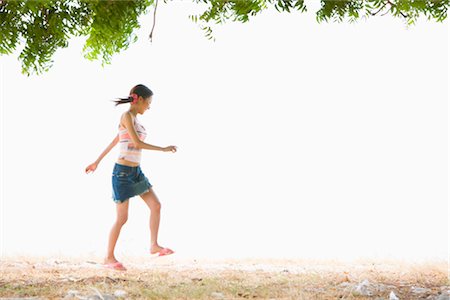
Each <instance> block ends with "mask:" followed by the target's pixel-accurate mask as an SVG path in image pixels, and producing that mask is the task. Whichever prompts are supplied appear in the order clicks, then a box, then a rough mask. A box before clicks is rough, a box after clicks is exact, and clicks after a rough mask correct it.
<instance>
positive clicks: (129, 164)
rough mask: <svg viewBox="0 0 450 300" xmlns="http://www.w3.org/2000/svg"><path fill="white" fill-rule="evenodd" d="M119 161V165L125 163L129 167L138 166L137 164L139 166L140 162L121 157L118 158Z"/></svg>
mask: <svg viewBox="0 0 450 300" xmlns="http://www.w3.org/2000/svg"><path fill="white" fill-rule="evenodd" d="M117 163H118V164H119V165H125V166H129V167H137V166H139V163H137V162H134V161H129V160H126V159H120V158H119V159H118V160H117Z"/></svg>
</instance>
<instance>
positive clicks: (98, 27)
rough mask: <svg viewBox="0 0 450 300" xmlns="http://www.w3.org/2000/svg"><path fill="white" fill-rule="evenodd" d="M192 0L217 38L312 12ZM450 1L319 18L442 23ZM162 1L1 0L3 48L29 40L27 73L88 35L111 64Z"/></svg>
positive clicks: (380, 2) (352, 6)
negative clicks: (258, 18) (261, 19)
mask: <svg viewBox="0 0 450 300" xmlns="http://www.w3.org/2000/svg"><path fill="white" fill-rule="evenodd" d="M168 1H170V0H164V3H167V2H168ZM192 1H194V2H196V3H203V4H206V5H207V9H206V10H205V11H204V12H203V13H202V14H199V15H188V16H189V18H191V19H192V21H193V22H196V23H199V25H200V27H201V29H202V30H204V31H205V36H206V37H207V38H209V39H214V38H213V36H212V29H211V23H214V24H220V23H225V22H226V21H227V20H231V21H234V22H236V21H237V22H247V21H249V19H250V16H255V15H257V14H258V13H260V12H261V11H263V10H265V9H276V10H277V11H279V12H288V13H289V12H292V11H300V12H306V11H307V7H306V5H305V3H304V1H303V0H192ZM449 1H450V0H321V8H320V9H319V10H318V11H317V12H316V20H317V22H319V23H320V22H323V21H327V22H328V21H329V20H331V19H333V20H334V21H343V20H344V19H346V18H348V19H349V21H350V22H354V21H356V20H357V19H358V18H359V17H370V16H375V15H378V14H381V15H385V14H387V13H390V14H391V15H393V16H395V17H400V18H403V19H404V20H405V22H406V24H407V25H408V26H409V25H411V24H414V22H415V21H416V20H417V18H419V17H420V16H421V15H424V16H425V17H427V19H428V20H435V21H436V22H442V21H443V20H445V19H446V17H447V8H448V6H449ZM157 5H158V0H135V1H133V0H120V1H114V0H29V1H12V0H0V53H1V54H3V55H8V54H11V53H12V52H13V51H14V50H15V49H16V48H17V47H18V46H19V45H24V49H23V50H22V51H21V53H20V55H19V59H20V60H21V62H22V73H24V74H27V75H30V74H32V73H33V72H34V73H37V74H41V73H42V72H46V71H48V70H49V69H50V68H51V66H52V64H53V61H52V56H53V54H54V53H55V51H56V50H57V49H58V48H65V47H67V46H68V41H69V39H70V38H71V37H72V36H86V37H87V40H86V43H85V45H84V48H83V52H84V56H85V57H86V58H87V59H89V60H96V59H99V56H100V57H101V59H102V65H104V64H105V63H106V64H109V63H111V58H112V56H113V55H114V54H115V53H119V52H121V51H122V50H125V49H127V48H128V47H129V45H130V43H134V42H136V41H137V36H136V35H135V34H134V32H135V30H136V29H138V28H139V27H140V25H139V23H138V18H139V17H140V16H141V15H143V14H147V13H149V9H150V8H151V7H154V13H153V15H154V16H153V17H155V16H156V8H157ZM153 27H154V24H153ZM152 32H153V28H152ZM151 35H152V34H151V33H150V39H151Z"/></svg>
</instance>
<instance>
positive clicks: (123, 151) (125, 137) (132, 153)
mask: <svg viewBox="0 0 450 300" xmlns="http://www.w3.org/2000/svg"><path fill="white" fill-rule="evenodd" d="M132 118H133V119H134V122H133V125H134V129H135V130H136V133H137V135H138V137H139V139H140V140H141V141H144V140H145V138H146V136H147V132H146V130H145V128H144V126H142V124H141V123H139V121H138V119H137V118H136V117H133V116H132ZM119 145H120V147H119V149H120V150H119V151H120V152H119V159H125V160H128V161H132V162H137V163H140V162H141V152H142V151H141V150H142V149H138V148H136V147H135V145H134V143H133V140H132V139H131V136H130V134H129V133H128V130H127V129H126V128H125V127H124V126H122V124H119Z"/></svg>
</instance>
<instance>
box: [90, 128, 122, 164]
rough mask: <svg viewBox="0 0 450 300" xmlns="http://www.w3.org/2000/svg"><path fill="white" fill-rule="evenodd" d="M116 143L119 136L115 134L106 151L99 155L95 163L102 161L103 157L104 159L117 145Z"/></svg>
mask: <svg viewBox="0 0 450 300" xmlns="http://www.w3.org/2000/svg"><path fill="white" fill-rule="evenodd" d="M118 142H119V135H118V134H117V135H116V137H115V138H114V139H113V140H112V142H111V144H109V145H108V147H106V149H105V150H104V151H103V152H102V154H100V156H99V157H98V158H97V160H96V161H95V163H96V164H99V163H100V161H101V160H102V159H103V157H105V156H106V154H108V153H109V151H111V149H112V148H114V146H115V145H117V143H118Z"/></svg>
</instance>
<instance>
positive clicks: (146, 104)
mask: <svg viewBox="0 0 450 300" xmlns="http://www.w3.org/2000/svg"><path fill="white" fill-rule="evenodd" d="M151 103H152V96H150V97H148V98H142V102H141V106H140V108H139V112H140V113H141V114H144V113H145V112H146V111H147V109H150V104H151Z"/></svg>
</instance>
